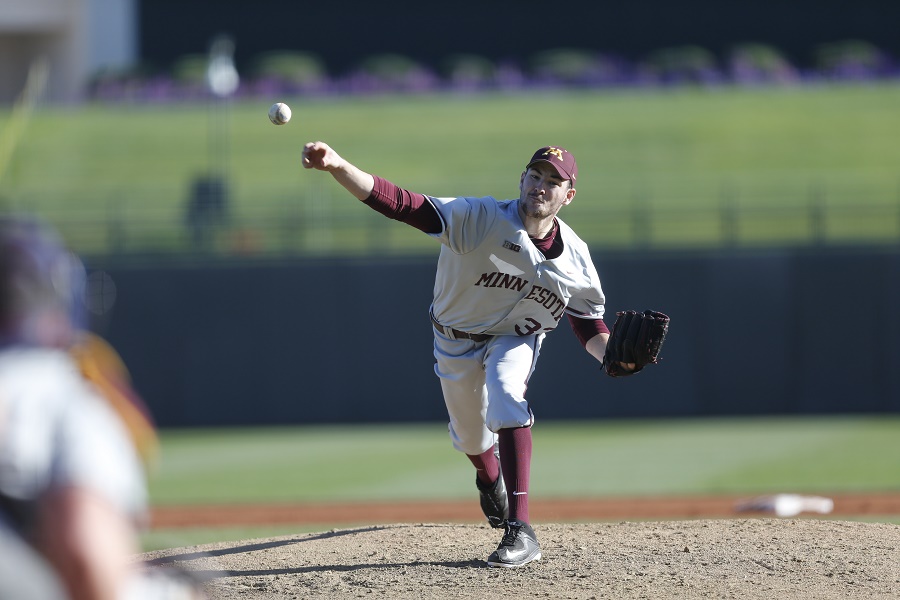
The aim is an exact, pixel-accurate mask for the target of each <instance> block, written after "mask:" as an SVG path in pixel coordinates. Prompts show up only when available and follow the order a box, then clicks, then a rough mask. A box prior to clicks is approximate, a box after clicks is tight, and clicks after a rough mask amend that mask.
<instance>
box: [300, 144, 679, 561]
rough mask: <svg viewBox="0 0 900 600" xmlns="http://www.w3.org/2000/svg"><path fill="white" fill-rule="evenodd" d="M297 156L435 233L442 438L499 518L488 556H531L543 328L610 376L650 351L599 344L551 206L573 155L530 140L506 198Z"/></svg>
mask: <svg viewBox="0 0 900 600" xmlns="http://www.w3.org/2000/svg"><path fill="white" fill-rule="evenodd" d="M302 164H303V166H304V167H305V168H307V169H317V170H320V171H327V172H329V173H331V175H332V177H334V179H335V180H336V181H337V182H338V183H339V184H341V185H342V186H343V187H344V188H345V189H347V191H349V192H350V193H351V194H352V195H353V196H355V197H356V198H357V199H359V200H361V201H362V202H363V203H365V204H367V205H369V206H370V207H371V208H373V209H374V210H377V211H378V212H380V213H382V214H383V215H385V216H387V217H388V218H391V219H396V220H399V221H402V222H405V223H407V224H409V225H411V226H413V227H416V228H418V229H420V230H421V231H423V232H424V233H426V234H428V235H429V236H431V237H433V238H435V239H436V240H437V241H439V242H440V243H441V251H440V256H439V258H438V264H437V274H436V277H435V284H434V299H433V301H432V304H431V307H430V313H431V315H430V316H431V324H432V327H433V330H434V356H435V359H436V362H435V373H436V374H437V376H438V377H439V378H440V382H441V388H442V390H443V395H444V401H445V403H446V406H447V413H448V415H449V420H450V423H449V431H450V438H451V440H452V443H453V446H454V448H456V449H457V450H459V451H460V452H463V453H464V454H466V456H468V458H469V460H470V461H471V463H472V464H473V465H474V466H475V468H476V487H477V489H478V490H479V493H480V501H481V507H482V510H483V512H484V514H485V517H486V518H487V520H488V522H489V523H490V525H491V526H493V527H496V528H501V527H502V528H504V535H503V537H502V539H501V541H500V544H499V546H498V547H497V550H496V551H494V552H493V553H492V554H491V555H490V556H489V557H488V559H487V564H488V565H490V566H492V567H519V566H523V565H526V564H528V563H529V562H531V561H534V560H538V559H540V558H541V549H540V545H539V543H538V540H537V536H536V535H535V532H534V529H533V528H532V526H531V525H530V517H529V514H528V492H529V477H530V468H531V451H532V439H531V426H532V425H533V424H534V414H533V412H532V410H531V407H530V406H529V404H528V401H527V400H526V399H525V391H526V388H527V385H528V380H529V378H530V376H531V374H532V372H533V371H534V368H535V364H536V362H537V359H538V355H539V353H540V348H541V344H542V342H543V341H544V336H545V335H546V334H547V332H549V331H552V330H553V329H555V328H556V326H557V325H558V324H559V322H560V320H561V319H562V317H563V316H565V317H566V319H567V320H568V322H569V323H570V325H571V327H572V329H573V330H574V332H575V335H576V336H577V337H578V339H579V341H580V342H581V343H582V344H583V345H584V348H585V350H587V352H589V353H590V354H591V355H592V356H594V357H595V358H596V359H597V360H598V361H600V362H601V363H602V364H604V367H605V368H606V371H607V372H608V373H609V374H610V375H614V374H615V375H616V376H622V375H630V374H632V373H634V372H637V371H638V370H640V369H641V368H642V367H643V366H644V365H645V364H647V362H655V358H656V354H653V355H652V356H650V355H649V353H647V352H641V351H639V349H636V348H635V344H634V342H633V341H630V340H631V338H629V341H628V342H627V343H625V342H623V343H618V344H608V343H607V342H608V341H609V339H610V330H609V328H608V327H607V326H606V324H605V323H604V321H603V316H604V310H605V303H606V297H605V295H604V292H603V289H602V287H601V284H600V278H599V277H598V275H597V271H596V269H595V268H594V264H593V262H592V261H591V257H590V253H589V252H588V247H587V245H586V244H585V243H584V242H583V241H582V240H581V239H580V238H579V237H578V236H577V235H576V234H575V232H574V231H573V230H572V229H571V228H570V227H569V226H568V225H566V223H564V222H563V221H562V220H561V219H560V218H558V217H557V213H558V212H559V211H560V209H561V208H562V207H563V206H566V205H568V204H570V203H571V202H572V201H573V200H574V199H575V193H576V188H575V185H576V181H577V177H578V166H577V164H576V162H575V157H574V156H572V154H571V153H570V152H569V151H567V150H566V149H565V148H561V147H559V146H546V147H543V148H540V149H539V150H537V151H536V152H535V153H534V154H533V155H532V156H531V158H530V160H529V161H528V162H527V163H526V164H525V168H524V170H523V172H522V173H521V175H520V176H519V197H518V198H517V199H515V200H497V199H495V198H491V197H483V198H474V197H457V198H436V197H432V196H426V195H423V194H418V193H413V192H410V191H407V190H404V189H402V188H400V187H398V186H396V185H394V184H393V183H390V182H389V181H386V180H385V179H383V178H381V177H378V176H374V175H370V174H368V173H366V172H364V171H362V170H360V169H359V168H357V167H356V166H354V165H353V164H351V163H350V162H348V161H347V160H345V159H343V158H342V157H341V156H340V155H339V154H338V153H337V152H335V151H334V149H332V148H331V147H330V146H329V145H328V144H326V143H324V142H311V143H308V144H306V145H305V146H304V149H303V156H302ZM648 312H649V311H648ZM636 314H640V315H641V316H642V317H643V313H636ZM653 314H654V315H657V314H658V315H661V313H653ZM662 317H665V315H661V317H660V318H662ZM667 319H668V318H667V317H666V318H665V323H666V324H667ZM633 320H634V322H635V323H638V322H639V321H642V320H643V319H642V318H633ZM647 320H648V322H649V321H650V319H649V318H648V319H647ZM620 329H621V330H622V331H621V332H620V333H619V335H620V336H626V334H625V330H627V331H628V332H631V330H632V329H634V332H633V333H631V334H630V335H637V332H639V331H640V330H641V327H637V326H636V327H634V328H632V327H627V328H620ZM643 329H644V331H645V332H646V331H649V330H651V329H652V331H651V334H652V335H651V334H646V333H645V335H644V341H645V342H647V341H649V340H651V339H653V340H654V341H657V342H659V343H656V345H655V352H656V353H658V348H659V345H660V344H661V340H660V339H659V331H663V333H664V330H662V328H661V327H656V328H649V327H644V328H643ZM653 336H655V338H654V337H653ZM612 348H616V349H618V351H617V352H616V353H615V354H612V350H611V349H612Z"/></svg>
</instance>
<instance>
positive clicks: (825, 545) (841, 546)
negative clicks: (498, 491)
mask: <svg viewBox="0 0 900 600" xmlns="http://www.w3.org/2000/svg"><path fill="white" fill-rule="evenodd" d="M535 530H536V531H537V534H538V537H539V539H540V543H541V548H542V551H543V554H544V557H543V559H542V560H540V561H538V562H535V563H532V564H530V565H528V566H526V567H523V568H519V569H495V568H489V567H487V566H486V564H485V562H484V560H485V558H486V557H487V555H488V554H489V553H490V552H491V551H492V550H493V549H494V548H495V547H496V545H497V543H498V542H499V539H500V533H501V532H499V531H498V530H494V529H490V528H489V527H487V526H481V525H464V524H396V525H382V526H374V527H362V528H356V529H337V530H332V531H328V532H323V533H313V534H302V535H295V536H285V537H277V538H269V539H258V540H249V541H248V540H245V541H240V542H227V543H217V544H208V545H203V546H194V547H189V548H180V549H168V550H162V551H157V552H151V553H147V554H145V555H142V558H144V559H145V560H148V561H150V563H151V564H153V565H157V566H163V565H166V566H176V567H179V568H182V569H185V570H189V571H192V572H194V573H195V574H196V575H197V576H198V577H200V578H201V579H203V580H204V581H205V582H206V584H205V585H206V588H207V590H208V593H209V595H210V597H211V598H213V599H215V600H228V599H231V598H242V599H266V600H270V599H271V600H274V599H276V598H277V599H283V598H298V599H300V598H303V599H306V598H310V599H311V598H391V599H411V600H412V599H414V600H422V599H425V598H460V599H469V598H472V599H474V598H478V599H493V598H496V599H501V598H502V599H504V600H505V599H506V598H510V597H528V598H598V599H599V598H617V599H628V598H650V599H667V598H748V599H760V600H762V599H765V600H771V599H772V598H791V599H795V598H810V599H812V598H815V599H817V600H821V599H829V598H834V599H841V600H847V599H853V598H859V599H863V598H865V599H873V598H885V599H887V598H891V599H896V598H900V526H897V525H889V524H878V523H858V522H845V521H828V520H817V519H795V520H781V519H740V520H695V521H666V522H649V523H648V522H621V523H604V524H541V523H538V524H537V526H536V527H535Z"/></svg>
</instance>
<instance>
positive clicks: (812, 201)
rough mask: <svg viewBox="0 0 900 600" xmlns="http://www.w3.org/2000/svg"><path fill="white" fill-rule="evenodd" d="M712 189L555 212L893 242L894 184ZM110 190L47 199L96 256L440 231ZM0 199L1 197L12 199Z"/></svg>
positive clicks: (350, 243) (382, 247)
mask: <svg viewBox="0 0 900 600" xmlns="http://www.w3.org/2000/svg"><path fill="white" fill-rule="evenodd" d="M723 190H724V191H723V192H722V193H720V194H719V195H718V196H717V197H700V196H698V197H691V198H678V197H671V196H665V195H661V194H656V195H652V194H648V193H642V192H635V193H633V194H631V195H630V196H626V197H625V198H624V200H620V201H618V202H617V203H616V204H612V203H609V202H606V203H604V202H597V203H594V204H590V203H582V204H581V205H577V204H573V205H572V207H567V208H566V209H564V212H563V213H561V216H562V217H563V218H564V219H565V220H566V221H567V222H568V223H570V224H571V225H572V226H573V228H574V229H575V230H576V231H577V232H578V233H579V235H580V236H581V237H582V238H583V239H584V240H585V241H586V242H587V243H588V244H589V245H590V246H592V247H598V248H611V249H621V250H647V249H668V248H672V249H690V248H697V249H707V248H717V247H722V248H742V247H748V248H759V247H767V246H776V247H798V246H810V247H816V246H840V245H866V246H897V247H898V248H900V192H898V194H897V196H896V197H893V198H886V197H883V196H875V195H871V194H864V193H853V192H852V191H851V192H849V193H848V192H847V191H846V190H842V194H841V195H837V194H834V193H832V194H829V193H828V190H827V189H825V188H824V187H816V186H811V187H810V188H809V190H808V191H807V192H806V193H805V194H804V196H803V197H797V196H792V197H787V196H786V197H784V198H777V197H774V198H773V197H765V198H760V197H753V196H751V195H749V194H741V193H739V190H737V191H735V189H734V188H723ZM166 193H168V194H171V193H172V191H171V190H158V191H147V190H142V191H141V192H140V193H139V194H138V193H130V192H128V191H121V190H118V191H110V192H108V197H109V200H108V202H107V203H106V209H105V210H100V211H94V212H91V211H86V210H84V209H83V208H80V203H79V202H78V201H77V199H73V200H72V201H71V202H70V203H68V204H67V205H66V206H65V207H62V208H59V207H57V208H54V209H42V208H41V202H40V199H36V198H27V199H19V200H20V201H19V202H15V203H12V206H28V207H29V211H30V212H35V213H37V214H40V215H41V216H44V217H45V218H47V219H48V220H49V221H50V222H52V223H53V224H54V225H55V226H56V227H57V228H59V229H60V231H61V232H62V233H63V235H64V237H65V238H66V240H67V241H68V243H69V244H70V246H71V247H72V248H73V249H74V250H75V251H76V252H79V253H81V254H83V255H86V256H92V257H96V258H98V259H102V260H103V261H115V262H147V261H151V262H152V261H163V262H171V261H183V260H188V261H190V260H198V259H199V260H206V259H213V260H243V259H292V258H317V257H323V256H394V255H412V256H415V255H429V254H432V253H434V252H435V250H436V244H435V241H434V240H433V239H431V238H429V237H427V236H424V235H422V234H421V233H420V232H418V231H416V230H414V229H412V228H409V227H405V226H403V225H402V224H399V223H397V222H394V221H391V220H388V219H385V218H384V217H383V216H381V215H379V214H377V213H375V212H374V211H371V210H368V209H366V208H365V207H361V206H359V205H358V203H355V202H353V201H352V200H348V199H347V198H343V197H341V198H336V197H332V196H334V195H336V194H335V192H333V191H332V190H331V189H330V188H327V187H322V188H315V189H314V190H313V191H312V192H310V191H309V190H306V191H305V192H304V193H299V192H298V191H297V190H292V189H289V188H285V189H273V190H266V191H265V194H260V197H258V198H253V200H252V203H251V202H249V201H243V200H242V199H241V198H237V199H235V202H233V203H232V204H230V205H221V206H206V207H201V208H200V209H199V210H198V209H197V208H196V207H195V208H194V209H190V208H189V203H188V202H187V201H181V202H176V203H168V204H166V203H161V202H157V201H153V198H154V196H155V195H156V194H166ZM7 210H9V209H8V206H7Z"/></svg>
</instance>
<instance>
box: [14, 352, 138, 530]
mask: <svg viewBox="0 0 900 600" xmlns="http://www.w3.org/2000/svg"><path fill="white" fill-rule="evenodd" d="M67 484H72V485H77V486H81V487H87V488H90V489H93V490H94V491H96V492H98V493H100V494H102V495H103V496H105V497H106V498H107V499H108V500H109V501H110V502H111V503H112V504H113V505H114V506H117V507H118V508H119V509H121V510H122V511H123V512H124V513H125V514H130V515H133V516H135V517H138V516H141V515H142V513H143V512H144V510H145V508H146V501H147V500H146V482H145V480H144V473H143V470H142V467H141V464H140V461H139V458H138V456H137V453H136V451H135V448H134V446H133V444H132V443H131V441H130V439H129V437H128V434H127V432H126V430H125V428H124V426H123V425H122V423H121V421H120V420H119V417H118V416H117V415H116V414H115V413H114V412H113V410H112V409H111V408H110V407H109V405H108V404H107V403H106V402H104V401H103V399H102V398H100V397H99V396H97V395H96V392H95V391H94V390H93V388H91V387H90V385H89V384H88V383H87V382H86V381H84V379H83V378H82V377H81V374H80V373H79V372H78V371H77V368H76V365H75V363H74V362H73V361H72V359H71V358H70V357H69V355H68V354H66V353H65V352H62V351H57V350H50V349H38V348H34V349H32V348H11V349H6V350H3V351H0V493H2V494H3V495H4V496H6V497H7V498H10V499H14V500H16V501H18V502H24V503H29V502H34V501H36V500H37V499H38V498H39V497H40V495H41V493H42V492H43V491H44V490H46V489H47V488H50V487H53V486H61V485H67Z"/></svg>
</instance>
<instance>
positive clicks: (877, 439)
mask: <svg viewBox="0 0 900 600" xmlns="http://www.w3.org/2000/svg"><path fill="white" fill-rule="evenodd" d="M898 439H900V416H879V417H860V416H829V417H815V418H799V417H796V418H794V417H791V418H762V417H759V418H728V419H725V418H714V419H713V418H710V419H683V420H681V419H679V420H622V421H610V422H562V421H552V422H540V423H538V425H536V426H535V429H534V458H533V462H532V467H533V469H532V480H531V491H532V493H533V494H534V495H535V497H541V498H552V497H560V498H563V497H564V498H575V497H609V496H662V495H695V494H702V495H706V494H750V495H756V494H766V493H779V492H797V493H810V494H828V493H842V492H875V491H881V492H883V491H900V454H898V442H897V440H898ZM472 494H473V485H472V472H471V467H470V466H469V463H468V462H467V461H466V460H465V459H464V458H463V457H462V456H461V455H460V454H458V453H457V452H456V451H455V450H453V449H452V448H451V447H450V443H449V438H448V436H447V431H446V426H445V425H442V424H418V425H373V426H306V427H293V428H262V429H231V430H202V431H179V430H171V431H164V432H163V434H162V456H161V462H160V465H159V470H158V473H157V474H156V475H155V476H154V477H153V479H152V480H151V498H152V502H153V504H155V505H160V506H161V505H178V504H209V503H224V504H228V503H257V502H258V503H265V502H275V503H279V502H280V503H283V502H304V501H309V502H328V501H335V502H353V501H369V500H380V501H390V500H405V501H409V500H435V499H471V498H472V497H473V496H472ZM882 520H887V521H892V522H900V515H886V516H884V518H883V519H882ZM298 530H299V529H298V527H289V528H285V527H281V528H234V529H222V530H209V529H199V530H159V531H153V532H150V533H148V534H147V535H146V536H145V540H144V542H145V544H146V545H147V547H153V548H159V547H166V546H173V545H188V544H192V543H203V542H208V541H217V540H225V539H244V537H246V536H251V537H254V536H255V537H261V536H263V535H268V534H270V533H272V532H278V531H298Z"/></svg>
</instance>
